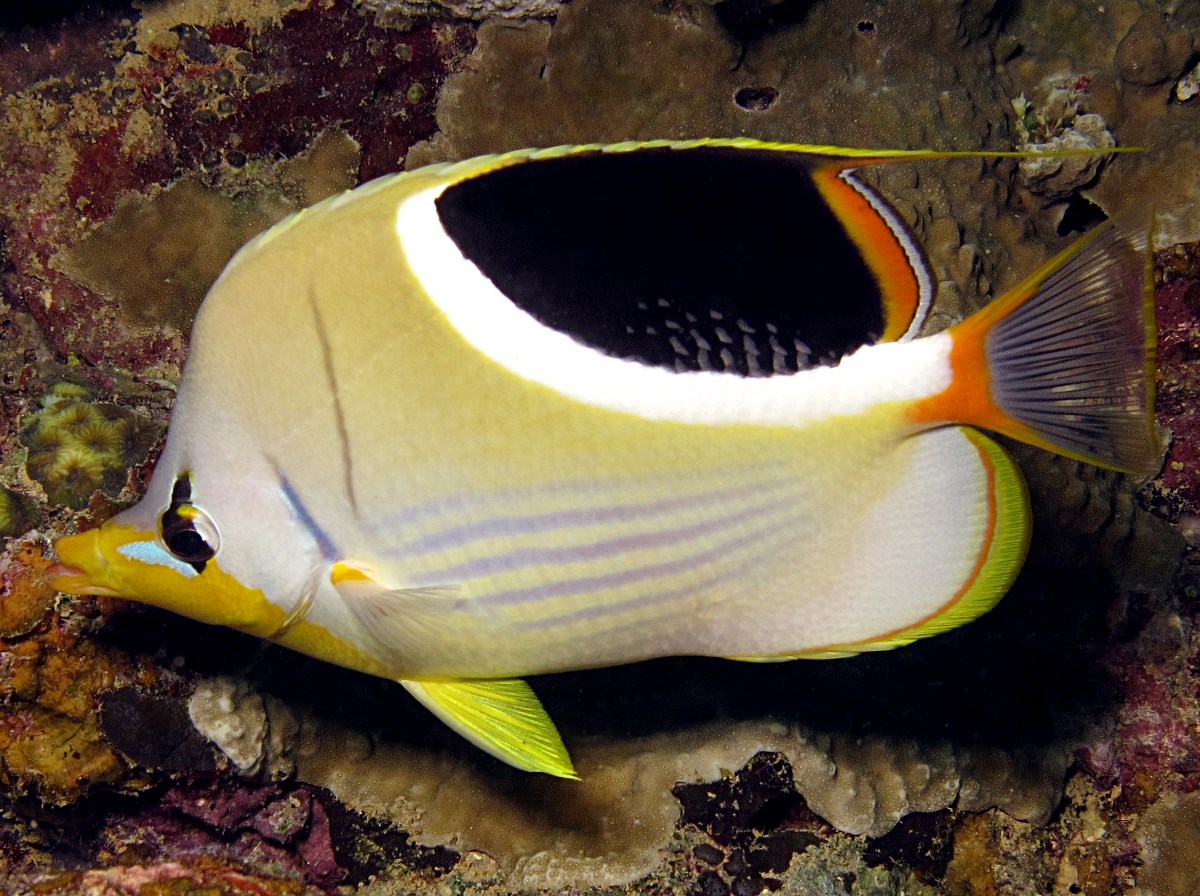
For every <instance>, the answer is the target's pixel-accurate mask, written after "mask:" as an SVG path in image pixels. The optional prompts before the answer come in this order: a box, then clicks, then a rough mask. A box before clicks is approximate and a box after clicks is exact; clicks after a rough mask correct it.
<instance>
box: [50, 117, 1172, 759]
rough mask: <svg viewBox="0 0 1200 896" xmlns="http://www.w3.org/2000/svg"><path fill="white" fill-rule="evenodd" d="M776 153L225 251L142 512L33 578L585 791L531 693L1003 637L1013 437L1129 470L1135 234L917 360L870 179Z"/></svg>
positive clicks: (918, 259)
mask: <svg viewBox="0 0 1200 896" xmlns="http://www.w3.org/2000/svg"><path fill="white" fill-rule="evenodd" d="M945 155H949V154H946V153H934V152H925V151H898V150H897V151H865V150H848V149H843V148H836V147H824V146H806V145H793V144H767V143H761V142H755V141H751V140H741V139H734V140H696V141H688V142H666V141H659V142H650V143H626V144H616V145H606V146H602V145H592V146H570V147H558V148H554V149H548V150H525V151H519V152H509V153H505V154H502V155H493V156H487V157H482V158H475V159H471V160H468V161H465V162H459V163H454V164H443V165H434V166H431V167H427V168H422V169H419V170H416V171H412V172H408V173H402V174H397V175H392V176H388V177H384V178H381V179H379V180H376V181H374V182H371V183H368V184H366V185H364V186H361V187H359V188H358V189H355V190H352V191H349V192H347V193H344V194H341V195H339V196H336V197H333V198H330V199H328V200H326V201H324V202H322V203H320V204H319V205H317V206H314V207H313V208H310V209H308V210H306V211H303V212H300V213H298V214H295V215H293V216H292V217H290V218H288V219H286V220H285V221H283V222H282V223H280V224H278V225H276V226H275V227H273V228H271V229H270V230H268V231H267V232H265V233H264V234H262V235H260V236H258V237H257V238H255V239H254V240H252V241H251V242H250V243H248V244H247V245H246V246H245V247H244V248H243V249H242V250H241V251H240V252H239V253H238V254H237V255H236V256H235V257H234V259H233V260H232V261H231V262H230V263H229V265H228V267H227V268H226V269H225V271H224V273H223V274H222V275H221V277H220V279H219V280H218V281H217V283H216V284H215V285H214V286H213V288H212V290H211V292H210V293H209V294H208V297H207V298H206V299H205V301H204V303H203V305H202V307H201V309H200V312H199V315H198V316H197V318H196V321H195V326H194V330H193V333H192V341H191V348H190V354H189V357H188V359H187V365H186V372H185V374H184V377H183V381H182V384H181V386H180V389H179V392H178V396H177V400H176V403H175V407H174V411H173V414H172V417H171V423H170V428H169V434H168V438H167V442H166V446H165V448H164V451H163V454H162V457H161V459H160V460H159V462H158V465H157V468H156V469H155V471H154V475H153V478H152V479H151V481H150V484H149V487H148V489H147V492H146V495H145V497H144V499H143V500H142V501H141V502H140V503H139V504H137V505H136V506H134V507H132V508H131V509H128V510H126V511H124V512H123V513H120V514H118V515H117V516H115V517H114V518H112V519H111V520H109V521H108V522H106V523H104V524H103V525H102V526H100V527H99V528H97V529H93V530H91V531H87V532H84V533H81V534H78V535H72V536H69V537H65V538H61V539H59V540H58V542H57V552H58V554H59V557H60V558H61V564H60V565H59V566H58V567H57V569H56V571H55V576H54V581H55V583H56V585H57V586H58V587H59V588H60V589H61V590H63V591H65V592H68V593H72V594H104V595H119V596H121V597H125V598H130V599H132V600H136V601H141V602H143V603H146V604H150V605H153V606H156V607H162V608H166V609H169V610H172V611H174V612H176V613H181V614H183V615H185V616H188V617H191V618H193V619H197V620H200V621H202V622H207V623H214V624H220V625H226V626H230V627H232V628H235V629H238V630H240V631H243V632H248V633H251V634H254V635H257V636H260V637H262V638H269V639H272V640H274V641H277V642H278V643H280V644H283V645H285V646H287V647H289V648H292V649H295V650H298V651H301V652H303V653H306V654H309V655H311V656H314V657H318V658H320V659H322V660H326V661H329V662H331V663H336V664H339V665H341V666H346V667H349V668H351V669H356V670H360V671H361V672H364V673H368V674H371V675H377V676H383V677H386V678H389V679H394V680H396V681H398V682H400V683H401V684H403V685H404V687H405V688H407V689H408V690H409V691H410V692H411V693H412V694H413V695H414V696H415V697H416V698H417V699H418V700H419V701H421V702H422V703H423V704H424V705H425V706H427V707H428V708H429V709H431V710H432V711H433V712H434V713H435V714H436V715H437V716H438V717H439V718H441V719H442V720H443V721H444V722H446V723H447V724H449V725H450V726H451V727H452V728H454V729H455V730H457V731H458V732H460V733H461V734H463V735H465V736H466V737H467V738H468V739H469V740H471V741H472V742H474V743H475V744H477V745H478V746H480V747H482V748H483V749H484V750H487V751H488V752H490V753H492V754H494V755H495V756H497V757H499V758H500V759H502V760H504V761H505V762H508V763H510V764H512V765H515V766H517V767H519V768H522V769H528V770H536V771H541V772H547V773H550V774H553V775H560V776H564V777H573V776H574V771H573V767H572V764H571V760H570V758H569V756H568V754H567V751H566V749H565V748H564V746H563V743H562V741H561V739H560V737H559V734H558V732H557V731H556V729H555V727H554V725H553V723H552V722H551V721H550V719H549V717H548V716H547V714H546V713H545V711H544V710H543V708H542V706H541V704H540V703H539V702H538V700H537V698H536V696H535V695H534V693H533V691H532V690H531V689H530V688H529V686H528V685H527V684H526V683H525V682H524V681H523V680H522V676H526V675H532V674H541V673H550V672H559V671H565V670H572V669H582V668H591V667H600V666H608V665H614V664H620V663H631V662H635V661H638V660H644V659H648V658H651V657H661V656H669V655H702V656H717V657H729V658H733V659H741V660H755V661H768V660H787V659H793V658H801V657H809V658H823V657H841V656H846V655H849V654H854V653H858V652H860V651H868V650H883V649H889V648H893V647H897V646H900V645H904V644H908V643H910V642H912V641H914V640H916V639H918V638H924V637H927V636H929V635H934V634H937V633H939V632H944V631H946V630H948V629H952V628H954V627H956V626H959V625H961V624H963V623H966V622H968V621H970V620H972V619H974V618H976V617H977V616H979V615H980V614H982V613H984V612H985V611H987V610H988V609H990V608H991V607H992V606H993V605H994V604H995V603H996V602H997V601H998V600H999V599H1000V598H1001V596H1002V595H1003V594H1004V593H1005V591H1006V590H1007V589H1008V588H1009V586H1010V584H1011V583H1012V581H1013V579H1014V577H1015V575H1016V573H1017V571H1018V569H1019V567H1020V566H1021V563H1022V561H1023V559H1024V556H1025V552H1026V548H1027V545H1028V541H1029V533H1030V512H1029V506H1028V499H1027V496H1026V490H1025V486H1024V482H1023V480H1022V477H1021V475H1020V473H1019V471H1018V469H1017V468H1016V466H1015V465H1014V463H1013V461H1012V460H1011V459H1010V458H1009V456H1008V455H1007V454H1006V453H1005V451H1004V449H1003V448H1002V447H1001V446H1000V445H999V444H998V443H997V441H996V440H995V439H994V438H993V436H992V435H991V434H994V433H999V434H1002V435H1004V436H1008V437H1011V438H1014V439H1018V440H1020V441H1023V442H1027V443H1030V444H1033V445H1037V446H1041V447H1044V448H1048V449H1050V450H1052V451H1056V452H1058V453H1060V454H1063V455H1066V456H1068V457H1073V458H1078V459H1083V460H1087V461H1090V462H1092V463H1095V464H1099V465H1101V466H1105V467H1111V468H1116V469H1118V470H1124V471H1129V472H1132V473H1135V474H1138V475H1142V476H1146V475H1151V474H1153V472H1154V471H1155V470H1156V467H1157V464H1158V463H1159V459H1160V449H1159V443H1158V438H1157V433H1156V429H1155V425H1154V420H1153V411H1152V404H1153V393H1152V382H1153V376H1152V373H1153V354H1154V324H1153V310H1152V302H1151V296H1150V294H1149V290H1148V288H1147V285H1146V271H1147V249H1146V243H1147V241H1148V239H1147V234H1146V228H1144V227H1143V228H1135V227H1132V226H1130V225H1128V224H1122V223H1113V222H1107V223H1105V224H1103V225H1101V226H1099V227H1098V228H1097V229H1095V230H1093V231H1091V232H1090V233H1088V234H1086V235H1085V236H1084V237H1082V238H1081V239H1079V240H1078V241H1077V242H1076V243H1074V245H1072V246H1070V248H1068V249H1066V250H1065V251H1063V252H1062V253H1061V254H1059V255H1058V256H1057V257H1055V258H1054V259H1053V260H1051V261H1050V262H1049V263H1047V264H1045V265H1043V266H1042V267H1041V268H1039V269H1038V270H1036V271H1033V272H1032V273H1030V274H1029V275H1028V276H1027V277H1026V279H1025V280H1024V281H1022V282H1021V283H1020V284H1019V285H1017V286H1016V287H1014V288H1013V289H1011V290H1009V291H1008V292H1007V293H1006V294H1005V295H1003V296H1002V297H1000V298H998V299H997V300H995V301H993V302H992V303H991V304H989V305H987V306H986V307H984V308H983V309H982V310H981V311H979V312H978V313H976V314H974V315H973V316H970V317H968V318H967V319H965V320H963V321H962V322H961V323H958V324H956V325H954V326H952V327H950V328H949V329H947V330H944V331H943V332H939V333H936V334H934V335H929V336H920V335H919V330H920V328H921V326H922V324H923V322H924V320H925V316H926V312H927V310H928V309H929V306H930V303H931V300H932V297H933V293H934V288H935V283H934V279H933V277H932V276H931V273H930V269H929V266H928V264H927V262H926V260H925V259H924V257H923V255H922V252H921V249H920V247H919V245H918V241H917V239H916V237H915V236H914V235H913V233H912V232H911V231H910V229H909V228H908V227H906V226H905V224H904V223H903V221H902V219H901V217H900V215H899V214H897V212H896V211H895V210H894V209H893V208H891V207H890V206H889V205H888V203H887V202H885V201H884V199H883V198H881V196H880V195H879V194H878V193H877V192H876V191H875V190H873V189H871V188H869V187H868V186H866V185H865V184H864V183H862V182H860V180H858V179H856V178H855V175H854V171H855V169H857V168H860V167H862V166H864V165H868V164H877V163H881V162H895V161H897V160H910V161H911V160H918V159H926V158H932V157H937V156H945Z"/></svg>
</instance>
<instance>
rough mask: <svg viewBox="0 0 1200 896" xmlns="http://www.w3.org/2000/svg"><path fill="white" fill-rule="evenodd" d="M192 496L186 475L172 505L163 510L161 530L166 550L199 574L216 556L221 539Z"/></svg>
mask: <svg viewBox="0 0 1200 896" xmlns="http://www.w3.org/2000/svg"><path fill="white" fill-rule="evenodd" d="M191 496H192V483H191V474H190V473H186V472H185V473H183V474H181V475H180V477H179V478H178V479H176V480H175V485H174V486H173V487H172V489H171V506H170V507H168V508H167V509H166V510H165V511H163V515H162V517H161V518H160V519H159V529H160V532H161V534H162V540H163V544H165V545H166V546H167V550H169V551H170V552H171V553H172V554H173V555H174V556H175V557H176V558H177V559H179V560H182V561H183V562H184V563H187V564H189V565H191V567H192V568H193V569H194V570H196V572H203V571H204V566H205V564H206V563H207V562H208V561H209V560H211V559H212V558H213V556H214V555H215V554H216V553H217V546H218V544H219V540H218V535H217V531H216V527H215V526H214V525H213V522H212V520H211V519H209V518H208V515H207V514H206V513H205V512H204V511H203V510H202V509H200V508H199V507H196V506H195V505H194V504H192V503H191ZM185 508H186V510H185Z"/></svg>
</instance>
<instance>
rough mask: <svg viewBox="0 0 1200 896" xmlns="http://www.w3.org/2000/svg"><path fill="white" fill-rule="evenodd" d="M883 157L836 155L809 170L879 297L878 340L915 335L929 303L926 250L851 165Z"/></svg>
mask: <svg viewBox="0 0 1200 896" xmlns="http://www.w3.org/2000/svg"><path fill="white" fill-rule="evenodd" d="M883 161H894V160H888V159H853V160H844V159H839V160H837V161H834V162H829V163H826V164H822V165H820V166H818V167H817V168H815V169H813V172H812V177H813V183H814V184H815V185H816V187H817V189H818V190H819V191H820V193H821V197H822V198H823V199H824V200H825V202H826V204H827V205H828V206H829V208H830V209H831V210H832V211H833V213H834V214H835V215H836V216H837V218H838V220H839V221H841V222H842V226H843V227H844V228H845V229H846V234H847V235H848V236H849V237H850V239H851V240H852V241H853V242H854V244H855V245H856V246H857V247H858V250H859V252H861V253H862V257H863V261H865V262H866V264H867V267H868V268H870V270H871V273H872V274H873V275H874V278H875V282H876V283H878V284H879V290H880V292H881V294H882V295H883V306H884V308H883V310H884V322H885V323H884V330H883V335H882V336H881V337H880V341H881V342H895V341H896V340H898V339H904V338H911V337H913V336H915V335H916V331H917V330H918V329H919V328H920V326H921V324H922V323H923V322H924V320H925V315H926V313H927V312H928V310H929V305H930V303H931V302H932V301H933V276H932V275H931V273H930V270H929V263H928V262H927V261H926V260H925V253H924V252H923V251H922V250H921V248H920V246H919V244H918V243H917V240H916V238H915V237H914V236H913V234H912V232H911V231H910V230H909V229H908V226H907V225H906V224H905V223H904V222H903V221H902V220H901V219H900V215H899V214H898V213H897V212H896V210H895V209H894V208H892V206H891V205H890V204H889V203H888V202H887V201H886V200H884V199H883V197H881V196H879V195H878V194H877V193H876V192H875V191H874V190H872V189H871V188H870V187H868V186H867V185H866V184H864V183H862V182H861V181H859V180H857V179H855V177H854V169H856V168H859V167H861V166H863V165H869V164H873V163H878V162H883Z"/></svg>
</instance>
